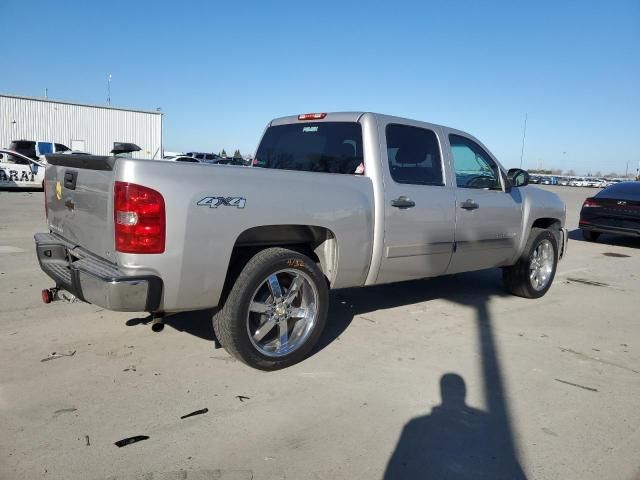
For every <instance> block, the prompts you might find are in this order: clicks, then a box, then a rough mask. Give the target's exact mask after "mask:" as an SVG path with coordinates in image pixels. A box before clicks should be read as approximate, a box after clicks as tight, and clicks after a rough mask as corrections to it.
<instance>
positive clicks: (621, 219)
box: [578, 182, 640, 242]
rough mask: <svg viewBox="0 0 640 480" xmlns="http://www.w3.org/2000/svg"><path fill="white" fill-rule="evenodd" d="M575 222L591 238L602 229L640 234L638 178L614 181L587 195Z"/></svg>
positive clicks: (639, 189) (619, 232)
mask: <svg viewBox="0 0 640 480" xmlns="http://www.w3.org/2000/svg"><path fill="white" fill-rule="evenodd" d="M578 226H579V227H580V230H581V231H582V236H583V237H584V238H585V239H586V240H589V241H592V242H594V241H596V240H598V238H599V237H600V234H602V233H614V234H617V235H629V236H634V237H637V236H640V182H621V183H617V184H615V185H611V186H609V187H606V188H605V189H604V190H602V191H600V192H599V193H598V194H596V195H594V196H593V197H589V198H587V199H586V200H585V201H584V203H583V204H582V209H581V210H580V222H579V224H578Z"/></svg>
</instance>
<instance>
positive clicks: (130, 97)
mask: <svg viewBox="0 0 640 480" xmlns="http://www.w3.org/2000/svg"><path fill="white" fill-rule="evenodd" d="M524 3H525V2H514V1H503V2H501V1H487V2H476V1H472V0H467V1H462V0H452V1H446V2H435V1H434V2H428V1H419V2H402V1H394V2H389V1H387V2H378V1H374V0H370V1H366V2H347V1H341V2H334V1H327V0H323V1H317V2H303V1H295V2H289V1H277V2H268V1H255V2H249V1H233V2H230V1H225V2H218V1H209V2H190V1H182V2H175V1H174V2H164V1H153V2H151V1H132V0H129V1H118V0H114V1H106V2H87V1H75V0H67V1H65V0H60V1H56V2H54V1H46V2H44V1H43V2H37V1H31V0H0V18H2V19H3V20H4V21H3V22H2V26H3V28H2V41H1V42H0V53H1V58H2V63H3V65H4V67H5V68H3V69H2V74H1V75H0V92H2V93H11V94H19V95H28V96H43V95H44V90H45V87H46V88H48V91H49V97H50V98H56V99H61V100H71V101H79V102H87V103H106V96H107V94H106V83H107V81H106V79H107V75H108V74H109V73H111V74H112V75H113V81H112V89H111V97H112V103H113V104H114V105H118V106H127V107H136V108H143V109H155V108H156V107H162V110H163V111H164V112H165V130H164V137H165V149H167V150H202V151H219V150H221V149H222V148H225V149H227V151H229V150H233V149H235V148H240V150H241V151H242V152H243V153H251V152H253V151H254V150H255V148H256V145H257V142H258V141H259V138H260V135H261V134H262V131H263V128H264V126H265V124H266V123H267V122H268V121H269V120H270V119H271V118H273V117H278V116H282V115H289V114H296V113H301V112H314V111H340V110H366V111H377V112H382V113H388V114H393V115H399V116H405V117H410V118H416V119H419V120H425V121H430V122H434V123H441V124H445V125H449V126H452V127H456V128H460V129H462V130H466V131H468V132H470V133H472V134H474V135H476V136H477V137H479V138H480V139H481V140H482V141H483V142H484V143H485V144H486V145H487V146H488V147H489V148H490V149H491V150H492V152H493V153H494V154H495V155H496V156H497V157H498V158H499V159H500V160H501V162H502V163H503V164H505V166H508V167H510V166H518V164H519V161H520V147H521V140H522V128H523V121H524V116H525V113H527V114H528V126H527V138H526V144H525V151H524V165H525V167H536V166H538V165H542V166H543V167H555V168H563V169H569V168H573V169H575V170H576V171H578V172H580V173H586V172H588V171H591V172H595V171H597V170H600V171H602V172H603V173H607V172H609V171H612V170H613V171H617V172H624V170H625V168H626V164H627V161H629V165H630V166H629V168H630V170H635V168H637V167H638V162H639V161H640V1H638V0H626V1H625V0H610V1H608V2H602V1H599V2H595V1H570V0H567V1H562V2H557V1H537V2H526V5H525V4H524ZM563 152H566V153H563Z"/></svg>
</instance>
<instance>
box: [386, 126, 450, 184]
mask: <svg viewBox="0 0 640 480" xmlns="http://www.w3.org/2000/svg"><path fill="white" fill-rule="evenodd" d="M386 137H387V157H388V159H389V171H390V173H391V178H393V180H394V181H395V182H396V183H408V184H414V185H443V184H444V183H443V176H442V161H441V159H440V146H439V144H438V137H436V134H435V133H434V132H433V131H431V130H427V129H425V128H418V127H412V126H409V125H396V124H390V125H387V128H386Z"/></svg>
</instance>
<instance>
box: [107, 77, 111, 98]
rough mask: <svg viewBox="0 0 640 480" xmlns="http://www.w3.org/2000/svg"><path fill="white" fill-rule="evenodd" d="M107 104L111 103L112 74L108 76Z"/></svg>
mask: <svg viewBox="0 0 640 480" xmlns="http://www.w3.org/2000/svg"><path fill="white" fill-rule="evenodd" d="M107 105H111V74H109V76H108V77H107Z"/></svg>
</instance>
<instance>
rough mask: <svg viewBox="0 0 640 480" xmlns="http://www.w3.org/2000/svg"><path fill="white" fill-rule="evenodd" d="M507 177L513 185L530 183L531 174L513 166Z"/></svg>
mask: <svg viewBox="0 0 640 480" xmlns="http://www.w3.org/2000/svg"><path fill="white" fill-rule="evenodd" d="M507 179H508V180H509V183H510V184H511V186H512V187H524V186H525V185H529V174H528V173H527V172H526V170H522V169H521V168H512V169H510V170H509V171H508V172H507Z"/></svg>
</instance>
